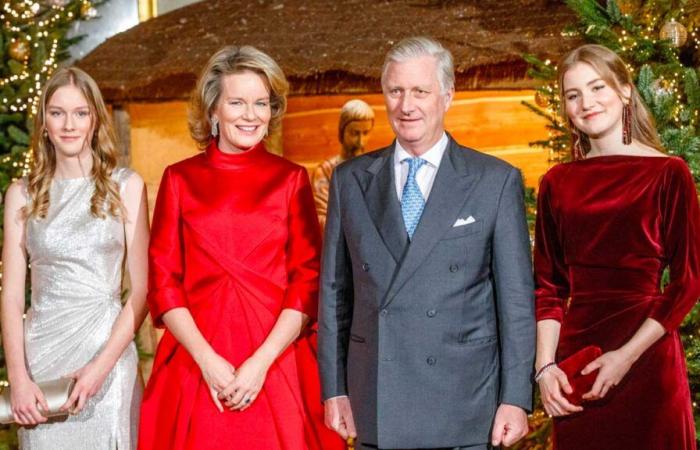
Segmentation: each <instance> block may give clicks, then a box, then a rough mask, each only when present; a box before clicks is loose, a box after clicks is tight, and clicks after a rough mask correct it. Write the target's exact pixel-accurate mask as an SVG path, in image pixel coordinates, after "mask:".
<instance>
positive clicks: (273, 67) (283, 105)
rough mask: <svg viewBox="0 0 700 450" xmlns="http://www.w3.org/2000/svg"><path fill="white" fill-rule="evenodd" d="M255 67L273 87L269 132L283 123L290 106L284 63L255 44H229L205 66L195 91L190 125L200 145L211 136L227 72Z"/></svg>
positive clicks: (201, 147)
mask: <svg viewBox="0 0 700 450" xmlns="http://www.w3.org/2000/svg"><path fill="white" fill-rule="evenodd" d="M245 71H251V72H254V73H257V74H258V75H260V76H261V77H262V78H263V79H264V80H265V83H266V84H267V87H268V90H269V91H270V109H271V110H272V117H271V118H270V125H269V127H268V132H269V134H274V132H275V131H276V130H277V129H278V128H279V127H280V125H281V123H282V116H283V115H284V112H285V110H286V109H287V92H289V83H288V82H287V78H286V77H285V76H284V72H283V71H282V69H281V68H280V66H279V65H278V64H277V63H276V62H275V60H274V59H272V58H271V57H270V56H269V55H268V54H266V53H263V52H261V51H260V50H258V49H257V48H255V47H251V46H250V45H244V46H241V47H238V46H235V45H229V46H226V47H223V48H221V49H220V50H219V51H217V52H216V53H214V55H212V57H211V58H209V61H208V62H207V65H206V66H205V67H204V69H203V70H202V73H201V75H200V76H199V80H197V86H196V87H195V88H194V91H192V98H191V102H190V109H189V128H190V135H191V136H192V139H194V140H195V142H197V145H198V146H199V148H200V149H203V148H205V147H206V146H207V145H208V144H209V140H210V139H211V128H212V123H211V113H212V111H213V110H214V108H216V104H217V102H218V101H219V97H221V91H222V87H221V84H222V79H223V78H224V77H225V76H226V75H232V74H235V73H241V72H245Z"/></svg>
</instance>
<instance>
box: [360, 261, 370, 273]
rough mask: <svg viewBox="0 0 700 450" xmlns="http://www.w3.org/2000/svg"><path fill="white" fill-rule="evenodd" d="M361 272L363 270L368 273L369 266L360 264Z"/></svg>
mask: <svg viewBox="0 0 700 450" xmlns="http://www.w3.org/2000/svg"><path fill="white" fill-rule="evenodd" d="M362 270H364V271H365V272H369V264H367V263H362Z"/></svg>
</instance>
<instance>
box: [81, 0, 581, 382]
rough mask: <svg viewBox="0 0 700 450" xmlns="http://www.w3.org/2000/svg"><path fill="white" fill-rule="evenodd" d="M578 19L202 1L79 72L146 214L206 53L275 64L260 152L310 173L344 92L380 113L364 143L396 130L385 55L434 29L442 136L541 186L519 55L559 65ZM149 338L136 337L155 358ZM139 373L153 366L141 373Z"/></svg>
mask: <svg viewBox="0 0 700 450" xmlns="http://www.w3.org/2000/svg"><path fill="white" fill-rule="evenodd" d="M573 20H574V16H573V13H572V12H571V11H570V10H569V9H568V8H567V7H566V6H565V5H564V2H563V1H552V0H522V1H512V0H480V1H477V0H204V1H202V2H199V3H195V4H192V5H190V6H186V7H183V8H180V9H177V10H175V11H172V12H170V13H168V14H165V15H162V16H160V17H156V18H154V19H151V20H149V21H146V22H144V23H141V24H140V25H138V26H136V27H134V28H132V29H130V30H128V31H126V32H123V33H121V34H118V35H116V36H114V37H112V38H110V39H109V40H107V41H106V42H105V43H103V44H102V45H101V46H99V47H98V48H96V49H95V50H94V51H93V52H92V53H90V54H89V55H87V56H86V57H85V58H84V59H83V60H82V61H80V62H79V63H78V65H79V66H80V67H81V68H83V69H85V70H86V71H87V72H88V73H90V74H91V75H92V76H93V77H94V78H95V79H96V80H97V82H98V84H99V85H100V87H101V88H102V92H103V94H104V96H105V98H106V100H107V102H108V103H109V104H110V105H111V107H112V111H113V113H114V117H115V121H116V124H117V126H118V131H119V134H120V137H121V139H122V140H123V142H124V158H125V160H126V162H127V163H128V164H129V165H130V166H131V167H132V168H134V169H135V170H137V171H138V172H139V173H140V174H141V175H142V176H143V177H144V179H145V180H146V183H147V185H148V190H149V200H150V207H151V209H152V208H153V203H154V200H155V195H156V192H157V188H158V184H159V182H160V178H161V175H162V173H163V170H164V168H165V167H166V166H167V165H169V164H171V163H173V162H176V161H178V160H181V159H183V158H186V157H188V156H190V155H193V154H195V153H196V152H197V151H198V150H197V148H196V146H195V145H194V143H193V141H192V140H191V138H190V137H189V133H188V130H187V106H188V98H189V95H190V92H191V90H192V89H193V87H194V85H195V82H196V79H197V77H198V75H199V73H200V71H201V69H202V68H203V67H204V65H205V63H206V61H207V60H208V59H209V57H210V56H211V55H212V54H213V53H214V52H215V51H216V50H218V49H219V48H220V47H222V46H224V45H230V44H237V45H243V44H248V45H253V46H255V47H258V48H259V49H261V50H263V51H265V52H267V53H268V54H270V55H271V56H272V57H273V58H275V60H276V61H278V63H279V64H280V65H281V67H282V68H283V70H284V71H285V73H286V75H287V77H288V79H289V81H290V85H291V92H290V98H289V105H288V110H287V114H286V116H285V118H284V120H283V124H282V133H281V136H272V137H271V139H270V142H269V145H268V147H269V148H270V149H271V150H272V151H276V152H279V153H281V154H282V155H284V156H285V157H287V158H289V159H291V160H293V161H295V162H298V163H300V164H303V165H304V166H306V167H307V168H309V169H311V168H313V167H314V166H315V165H316V164H318V163H319V162H320V161H322V160H323V159H325V158H327V157H330V156H332V155H334V154H336V153H337V152H338V151H339V148H340V146H339V143H338V142H337V123H338V116H339V112H340V107H341V106H342V105H343V103H345V102H346V101H347V100H348V99H350V98H361V99H363V100H365V101H367V102H368V103H369V104H370V105H372V107H373V108H374V109H375V112H376V117H377V119H376V124H375V130H374V133H373V135H372V137H371V140H370V143H369V146H370V148H378V147H382V146H385V145H387V144H389V143H390V142H391V141H392V139H393V135H392V132H391V128H390V126H389V124H388V121H387V118H386V112H385V107H384V101H383V98H382V95H381V86H380V81H379V78H380V73H381V66H382V62H383V59H384V55H385V53H386V52H387V50H388V49H389V48H390V47H391V46H392V45H393V44H394V43H396V42H398V41H399V40H401V39H402V38H404V37H407V36H412V35H430V36H433V37H435V38H437V39H438V40H440V41H441V42H442V43H443V45H445V46H446V47H447V48H449V49H450V50H451V51H452V53H453V55H454V58H455V71H456V80H457V81H456V88H457V95H456V98H455V101H454V102H453V106H452V108H451V109H450V111H449V112H448V115H447V118H446V128H447V130H448V131H449V132H451V133H452V135H453V136H454V137H455V138H456V139H457V140H458V141H459V142H460V143H462V144H464V145H468V146H471V147H473V148H476V149H478V150H480V151H483V152H486V153H489V154H492V155H495V156H498V157H500V158H502V159H505V160H507V161H509V162H511V163H512V164H514V165H516V166H517V167H519V168H521V169H522V171H523V174H524V176H525V179H526V183H527V185H529V186H536V185H537V183H538V180H539V178H540V177H541V175H542V174H543V173H544V172H545V171H546V170H547V168H548V167H549V163H548V153H547V151H546V150H544V149H538V148H531V147H530V146H529V145H528V143H529V142H532V141H534V140H538V139H542V138H544V137H546V136H547V131H546V129H545V128H544V123H545V122H544V121H543V119H541V118H539V117H538V116H536V115H535V114H533V113H532V112H530V111H529V110H528V109H526V108H525V107H524V106H523V105H522V104H521V102H522V101H523V100H527V101H532V99H533V95H534V91H533V90H532V88H533V86H534V82H533V81H532V80H529V79H528V78H527V76H526V71H527V65H526V63H525V62H524V61H523V60H522V57H521V55H522V54H523V53H532V54H536V55H538V56H540V57H542V58H550V59H551V60H552V61H555V60H556V59H557V58H558V57H559V56H560V55H562V54H563V53H564V52H565V51H566V50H568V49H569V48H571V47H573V46H574V45H575V42H573V41H571V40H569V39H565V38H563V37H562V36H561V31H562V29H563V28H564V26H565V25H566V24H567V23H571V22H573ZM150 333H151V336H152V339H149V338H147V339H145V340H142V345H143V347H144V349H145V350H152V348H153V345H154V344H155V334H153V332H152V329H151V331H150ZM146 371H147V372H148V370H146Z"/></svg>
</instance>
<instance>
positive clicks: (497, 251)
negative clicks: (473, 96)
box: [493, 169, 535, 410]
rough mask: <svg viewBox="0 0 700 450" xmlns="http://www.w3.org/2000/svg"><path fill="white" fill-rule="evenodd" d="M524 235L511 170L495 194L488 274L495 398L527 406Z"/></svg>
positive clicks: (529, 343)
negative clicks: (496, 356) (496, 357)
mask: <svg viewBox="0 0 700 450" xmlns="http://www.w3.org/2000/svg"><path fill="white" fill-rule="evenodd" d="M531 261H532V260H531V257H530V237H529V234H528V230H527V221H526V220H525V203H524V198H523V184H522V178H521V176H520V173H519V172H518V170H517V169H511V171H510V172H509V174H508V176H507V178H506V180H505V183H504V185H503V190H502V192H501V197H500V200H499V203H498V215H497V218H496V227H495V229H494V235H493V272H494V279H495V287H496V301H497V311H498V336H499V341H500V347H501V352H500V354H501V386H500V399H499V400H500V402H501V403H507V404H510V405H516V406H520V407H521V408H523V409H526V410H531V409H532V382H531V381H530V380H531V378H530V377H531V376H532V367H533V364H534V359H535V313H534V305H533V298H532V297H533V295H532V292H533V285H532V262H531Z"/></svg>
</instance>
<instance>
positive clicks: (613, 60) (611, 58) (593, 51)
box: [557, 44, 665, 159]
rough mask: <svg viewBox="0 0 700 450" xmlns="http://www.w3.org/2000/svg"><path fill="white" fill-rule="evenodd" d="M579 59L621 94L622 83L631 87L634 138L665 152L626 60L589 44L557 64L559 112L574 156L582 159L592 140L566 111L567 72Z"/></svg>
mask: <svg viewBox="0 0 700 450" xmlns="http://www.w3.org/2000/svg"><path fill="white" fill-rule="evenodd" d="M578 63H585V64H588V65H589V66H591V67H592V68H593V70H595V71H596V72H597V73H598V75H600V78H602V79H603V81H605V82H606V83H607V84H608V86H610V87H611V88H612V89H613V90H615V92H616V93H617V95H618V96H620V98H624V96H623V93H622V87H623V86H629V87H630V98H629V102H630V106H631V117H630V118H631V124H632V139H634V140H636V141H638V142H640V143H642V144H644V145H646V146H649V147H652V148H654V149H656V150H659V151H661V152H665V150H664V148H663V145H662V144H661V140H660V139H659V134H658V133H657V132H656V125H655V123H654V117H653V116H652V115H651V113H650V112H649V110H648V109H647V107H646V105H645V104H644V101H643V100H642V97H641V95H639V91H637V88H636V86H635V85H634V80H633V79H632V75H631V74H630V72H629V70H628V69H627V66H626V65H625V63H624V62H623V61H622V59H621V58H620V57H619V56H618V55H617V54H616V53H615V52H614V51H612V50H610V49H609V48H607V47H603V46H602V45H596V44H586V45H582V46H580V47H578V48H576V49H574V50H572V51H571V52H569V53H567V54H566V55H565V56H564V57H563V58H562V59H561V61H559V65H558V67H557V74H558V81H559V100H560V105H561V110H560V114H561V117H562V119H564V123H566V124H567V126H568V127H569V130H570V131H571V137H572V143H571V147H572V155H573V158H574V159H580V158H582V157H584V156H585V155H586V154H587V153H588V152H589V151H590V150H591V143H590V140H589V138H588V136H587V135H586V134H585V133H584V132H582V131H581V130H578V129H576V127H574V125H573V123H571V120H569V116H568V115H567V114H566V107H565V102H566V99H565V96H564V75H565V74H566V72H567V71H569V69H571V68H572V67H573V66H574V65H576V64H578ZM577 138H578V139H579V144H580V147H581V150H582V151H583V154H582V155H579V154H577V152H576V151H575V147H576V139H577Z"/></svg>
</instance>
